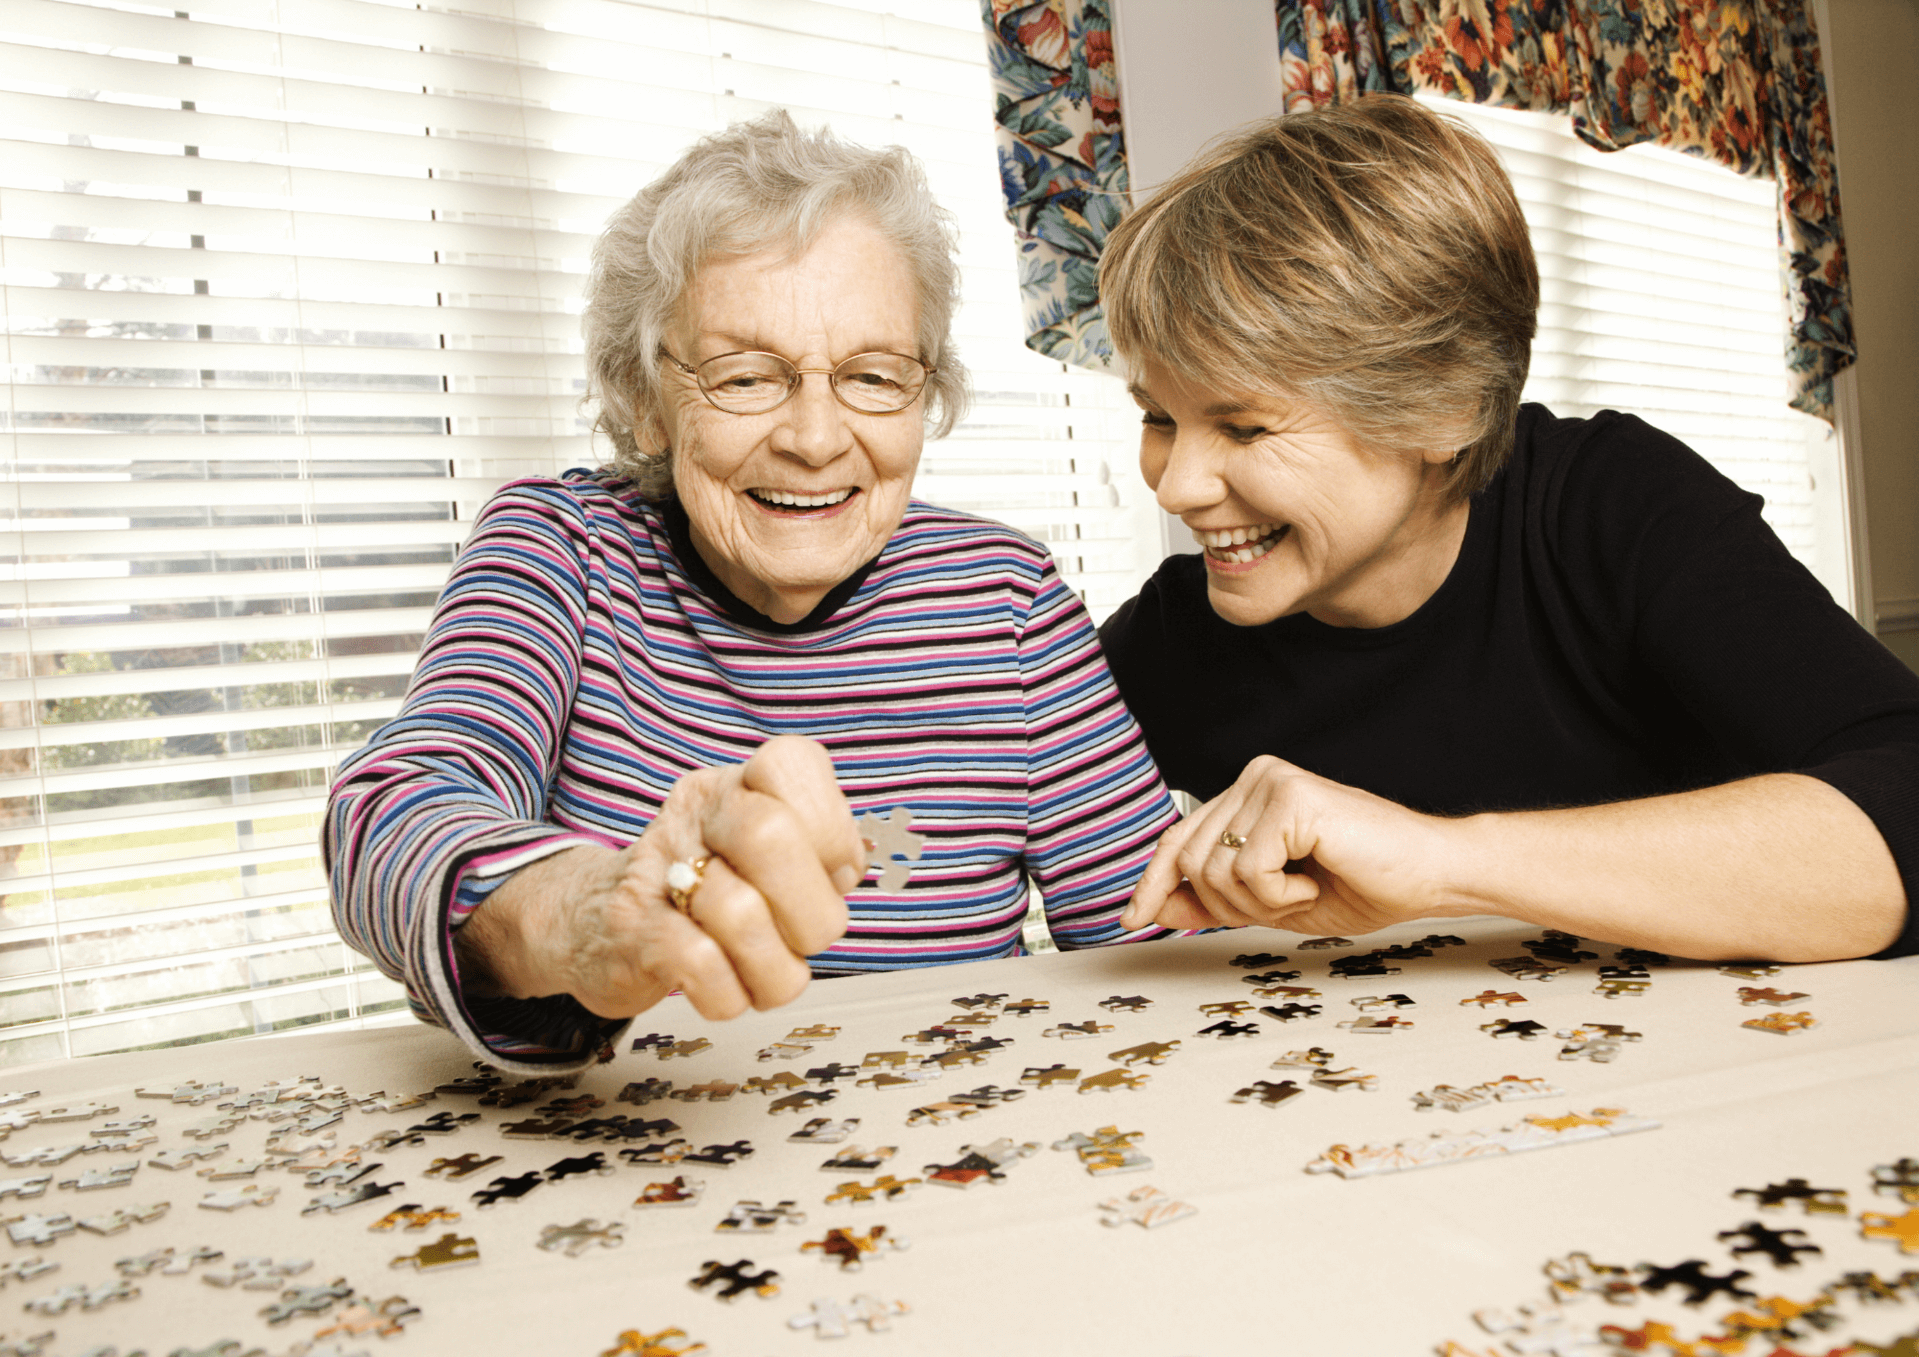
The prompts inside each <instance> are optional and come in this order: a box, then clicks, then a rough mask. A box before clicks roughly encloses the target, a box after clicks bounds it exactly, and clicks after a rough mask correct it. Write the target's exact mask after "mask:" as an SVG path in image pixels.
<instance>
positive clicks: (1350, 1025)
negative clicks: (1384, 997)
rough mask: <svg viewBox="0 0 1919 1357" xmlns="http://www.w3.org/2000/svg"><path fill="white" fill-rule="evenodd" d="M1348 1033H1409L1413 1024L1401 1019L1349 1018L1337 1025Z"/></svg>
mask: <svg viewBox="0 0 1919 1357" xmlns="http://www.w3.org/2000/svg"><path fill="white" fill-rule="evenodd" d="M1338 1025H1339V1026H1340V1027H1343V1028H1344V1029H1346V1030H1347V1031H1348V1032H1365V1033H1370V1032H1388V1033H1390V1032H1410V1031H1412V1030H1413V1024H1412V1023H1410V1022H1408V1021H1407V1020H1406V1019H1404V1018H1401V1017H1396V1016H1395V1017H1388V1018H1350V1019H1348V1020H1347V1021H1345V1022H1342V1023H1340V1024H1338Z"/></svg>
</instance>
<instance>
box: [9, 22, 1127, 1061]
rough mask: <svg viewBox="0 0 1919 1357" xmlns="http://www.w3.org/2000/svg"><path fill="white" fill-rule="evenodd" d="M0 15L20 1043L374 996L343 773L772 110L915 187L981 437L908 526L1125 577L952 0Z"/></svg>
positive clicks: (550, 463) (1074, 573) (298, 1010)
mask: <svg viewBox="0 0 1919 1357" xmlns="http://www.w3.org/2000/svg"><path fill="white" fill-rule="evenodd" d="M887 8H888V6H885V5H881V4H870V3H869V4H859V3H852V2H850V0H849V2H847V3H813V2H812V0H711V3H702V2H701V0H686V2H685V3H673V2H672V0H663V2H662V3H655V4H637V3H622V2H621V0H461V8H460V9H458V10H457V11H456V10H454V9H451V8H436V7H432V6H414V5H400V4H388V3H381V2H380V0H207V3H204V4H201V3H198V2H197V0H195V3H194V4H193V6H192V8H191V9H190V10H186V11H175V10H172V9H170V8H158V7H152V6H145V5H134V4H108V3H96V2H94V0H9V2H8V4H7V5H6V6H5V7H4V8H0V139H3V140H0V284H4V289H5V291H4V302H5V311H4V332H5V342H6V344H7V362H8V374H7V375H8V379H9V400H8V404H7V406H6V409H5V411H4V413H0V438H3V440H4V441H3V442H0V447H4V450H5V457H6V461H5V465H4V477H5V479H4V484H0V544H3V546H0V549H3V550H4V552H5V558H4V560H0V1061H21V1060H28V1059H40V1058H45V1057H49V1056H56V1055H60V1054H63V1053H64V1054H74V1055H81V1054H90V1053H96V1052H103V1051H112V1050H121V1049H127V1048H131V1047H139V1046H146V1045H156V1044H172V1043H179V1042H192V1041H204V1040H211V1039H215V1038H219V1037H224V1036H232V1035H245V1034H253V1033H257V1032H270V1031H277V1030H283V1029H287V1028H292V1027H303V1026H311V1025H314V1024H324V1023H349V1024H350V1023H356V1022H362V1021H366V1020H368V1019H369V1015H376V1019H375V1020H379V1019H378V1018H377V1015H384V1014H390V1013H391V1012H393V1010H394V1009H395V1008H396V1006H397V1002H398V997H397V992H396V989H395V987H394V986H392V985H391V984H389V983H388V982H386V981H384V980H382V979H380V978H379V977H378V976H376V975H374V974H372V973H371V971H370V970H369V969H368V967H367V965H366V963H365V961H364V959H363V958H361V957H359V956H358V955H357V954H354V953H352V952H351V951H349V950H348V949H347V948H345V947H344V946H343V945H342V944H341V943H340V942H339V940H338V939H337V937H336V936H335V935H334V933H333V930H332V926H331V922H330V918H329V915H328V911H327V907H326V899H325V887H324V882H323V880H322V878H321V874H320V870H319V864H318V860H317V856H316V852H315V843H314V839H315V835H316V833H317V827H318V823H319V812H320V808H321V805H322V803H323V800H324V796H325V788H326V783H327V779H328V776H329V774H330V772H331V770H332V769H333V767H334V766H335V765H336V764H337V763H338V761H339V759H340V757H341V756H342V755H343V754H344V753H345V752H347V751H349V750H351V749H352V748H353V747H355V746H356V745H357V744H358V743H359V742H360V741H361V740H363V739H364V738H365V736H366V734H367V732H368V731H369V730H370V729H372V728H373V727H374V726H375V725H377V724H378V723H379V722H381V721H382V720H384V719H386V718H387V717H389V716H391V715H392V714H393V713H394V711H395V710H396V709H397V706H398V703H399V700H400V696H401V694H402V692H403V691H404V688H405V684H406V679H407V675H408V673H409V672H410V670H411V668H412V664H413V658H414V651H415V648H416V647H417V645H418V643H419V639H420V634H421V631H422V629H423V628H424V627H425V625H426V621H427V618H428V616H429V614H430V611H431V608H432V605H433V600H434V598H435V595H436V592H437V590H438V587H439V585H440V583H441V581H442V579H443V578H444V575H445V571H446V569H447V566H448V564H449V562H450V561H451V560H452V557H453V554H454V552H455V550H456V549H457V547H458V544H459V542H460V541H461V539H462V537H463V535H464V533H465V531H466V529H467V525H468V524H469V522H470V520H471V518H472V516H473V513H474V511H475V510H476V509H477V507H478V506H479V504H480V503H481V502H482V501H483V500H484V499H485V497H486V496H487V495H488V493H490V491H491V490H492V488H493V487H495V486H496V485H498V484H499V483H500V482H501V481H503V480H505V479H507V478H510V477H512V476H516V475H522V474H530V473H550V472H553V471H556V470H559V469H561V468H564V467H568V466H575V465H591V464H593V463H595V462H597V461H598V460H599V455H598V454H597V453H596V451H595V450H594V448H593V447H592V446H591V445H590V443H589V441H588V439H587V437H586V435H585V432H584V430H585V427H586V425H585V423H584V422H583V420H582V418H581V416H580V414H579V411H578V409H577V408H576V407H577V401H578V397H579V395H580V392H581V390H582V378H581V364H580V359H579V356H578V354H579V336H578V322H577V315H578V309H579V303H578V292H579V284H580V280H581V274H582V269H583V262H584V259H585V257H586V254H587V251H588V248H589V246H590V243H591V240H592V237H593V235H594V234H595V232H596V231H597V230H598V227H599V225H600V223H601V222H602V221H603V220H604V218H605V216H606V215H607V213H608V212H609V211H611V210H612V208H613V207H614V206H616V205H617V203H618V202H620V201H622V200H623V199H624V198H626V197H627V196H628V195H630V194H631V193H632V192H633V190H634V189H636V188H637V187H638V186H639V185H640V184H642V183H644V182H645V181H646V180H647V179H648V178H650V177H652V176H653V175H654V174H655V173H657V172H658V171H659V170H660V169H661V168H663V167H664V165H665V164H666V163H668V162H669V161H670V160H671V159H672V158H673V157H674V156H675V155H676V154H677V153H678V152H679V150H680V149H681V148H682V147H683V146H684V145H686V144H687V143H688V142H690V141H691V140H692V139H694V138H696V137H698V136H700V135H702V134H704V133H706V132H708V131H711V130H714V129H716V128H718V127H720V126H723V125H725V124H726V123H728V122H731V121H734V120H736V119H738V118H741V117H748V116H752V115H753V114H755V113H758V112H760V111H762V110H763V109H764V108H766V107H768V106H769V105H771V104H774V103H780V104H784V105H786V106H788V107H790V108H791V109H792V110H793V112H794V114H795V116H796V117H798V118H799V119H800V120H801V121H802V122H803V123H816V122H822V121H825V122H830V123H832V125H833V126H834V127H835V128H836V129H837V130H839V131H840V132H842V133H843V134H845V135H848V136H850V137H853V138H855V139H857V140H861V141H865V142H869V143H875V144H877V143H886V142H898V143H901V144H904V145H906V146H907V147H909V148H910V149H912V150H913V151H915V152H916V153H917V154H919V155H920V156H921V157H922V158H923V159H924V160H925V162H926V164H927V168H928V171H929V174H930V177H931V179H932V182H933V186H934V190H935V192H936V193H937V194H938V195H939V196H940V197H941V199H942V200H943V201H944V202H946V203H947V204H948V205H949V206H950V207H951V208H952V209H953V210H954V211H955V213H956V214H957V215H958V217H959V219H960V222H961V225H962V231H963V237H964V243H963V256H964V260H963V262H964V265H965V269H966V289H967V305H966V307H965V309H964V310H963V311H962V313H961V316H960V321H959V331H958V338H959V342H960V348H961V353H962V356H963V357H964V358H965V359H966V361H967V362H968V364H969V365H970V367H971V368H972V371H973V374H974V378H975V385H976V388H977V392H978V397H977V403H976V406H975V411H974V414H973V416H972V418H971V420H970V421H969V422H968V423H967V424H966V425H964V426H962V428H961V429H960V430H959V431H958V432H957V433H956V435H955V436H954V437H953V438H951V439H949V440H947V441H945V442H943V443H939V444H934V445H931V446H929V448H928V449H927V453H926V458H925V461H924V463H923V468H922V473H921V479H920V483H919V487H918V493H919V494H920V495H921V496H922V497H923V498H928V499H933V500H936V501H938V502H942V503H946V504H951V505H955V506H958V507H964V508H973V509H977V510H979V511H981V512H984V513H988V514H991V515H993V516H995V517H999V518H1002V519H1004V520H1006V521H1008V522H1010V523H1013V524H1014V525H1016V526H1018V527H1020V528H1023V529H1025V530H1026V531H1028V532H1030V533H1032V534H1033V535H1035V536H1037V537H1040V538H1041V539H1043V540H1045V541H1047V542H1048V543H1049V544H1050V545H1051V546H1052V547H1053V549H1054V551H1055V554H1056V555H1057V556H1058V557H1059V558H1060V561H1061V564H1062V567H1063V568H1064V569H1065V571H1066V572H1067V574H1068V577H1069V579H1071V580H1072V581H1073V582H1074V584H1075V585H1076V586H1077V587H1079V588H1081V589H1082V590H1083V591H1085V592H1086V593H1087V595H1088V597H1089V600H1090V601H1092V602H1093V604H1094V606H1095V607H1096V609H1098V610H1100V611H1101V612H1103V611H1104V610H1106V609H1110V607H1111V606H1112V605H1113V604H1114V603H1116V602H1118V601H1119V599H1120V598H1122V597H1124V596H1125V593H1126V591H1127V590H1128V589H1129V588H1130V584H1131V581H1132V580H1133V579H1134V578H1135V575H1136V572H1135V569H1134V562H1133V560H1132V557H1131V542H1130V539H1129V532H1128V528H1127V524H1128V521H1129V520H1128V518H1127V514H1128V512H1129V511H1128V510H1127V509H1126V508H1124V507H1123V506H1122V505H1121V504H1120V495H1119V492H1118V491H1116V490H1115V489H1114V487H1113V486H1112V485H1111V484H1110V483H1109V482H1110V481H1111V479H1113V478H1111V477H1110V476H1109V474H1108V471H1107V466H1108V464H1109V463H1110V462H1111V461H1112V460H1113V459H1114V456H1115V454H1116V452H1117V456H1118V457H1119V459H1120V460H1121V461H1122V462H1126V461H1130V458H1131V449H1130V447H1121V448H1118V449H1117V450H1116V449H1115V447H1114V445H1113V444H1112V442H1111V441H1109V440H1110V435H1111V433H1112V432H1113V429H1112V427H1111V425H1112V422H1113V420H1114V412H1115V410H1116V409H1117V407H1118V405H1119V404H1120V403H1122V402H1123V397H1118V396H1117V393H1116V385H1117V384H1116V383H1114V382H1113V381H1112V379H1110V378H1104V377H1098V376H1094V375H1090V374H1081V373H1069V372H1066V371H1063V370H1062V369H1061V368H1060V366H1059V365H1058V364H1052V363H1047V362H1045V361H1044V360H1041V359H1039V358H1037V357H1035V356H1034V355H1032V354H1030V353H1028V352H1027V351H1026V350H1025V349H1024V348H1023V347H1022V346H1021V345H1020V344H1019V342H1018V335H1019V319H1018V305H1019V303H1018V298H1017V293H1016V287H1015V282H1014V277H1013V259H1012V253H1011V251H1010V250H1009V249H1008V248H1007V230H1006V227H1005V224H1004V221H1003V219H1002V217H1001V216H1000V202H999V188H998V181H997V176H996V173H995V169H994V158H993V147H992V135H991V127H992V124H991V118H990V115H989V99H990V95H989V91H988V88H987V77H986V71H985V59H984V48H983V39H982V35H981V32H980V28H979V17H978V12H977V8H976V6H975V5H974V4H973V3H972V2H971V0H915V2H914V3H913V4H911V5H900V6H898V8H899V9H901V10H903V11H905V12H906V13H908V14H910V16H911V17H906V18H903V17H900V16H898V15H894V14H888V13H886V12H885V10H886V9H887Z"/></svg>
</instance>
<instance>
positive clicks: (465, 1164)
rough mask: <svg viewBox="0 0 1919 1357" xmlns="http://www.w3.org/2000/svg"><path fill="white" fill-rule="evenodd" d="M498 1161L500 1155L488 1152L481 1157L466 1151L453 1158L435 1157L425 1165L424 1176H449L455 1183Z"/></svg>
mask: <svg viewBox="0 0 1919 1357" xmlns="http://www.w3.org/2000/svg"><path fill="white" fill-rule="evenodd" d="M499 1162H500V1156H499V1155H497V1154H489V1155H486V1156H484V1157H482V1156H480V1155H477V1154H471V1153H468V1154H463V1155H460V1156H458V1157H457V1158H453V1159H435V1160H434V1161H433V1162H432V1163H431V1164H429V1165H428V1166H427V1169H426V1176H427V1177H429V1178H449V1179H451V1180H453V1181H454V1182H456V1183H457V1182H458V1181H459V1180H460V1179H462V1178H465V1177H467V1176H469V1175H471V1174H475V1173H478V1172H479V1171H480V1170H481V1169H483V1168H487V1167H490V1166H491V1165H494V1164H497V1163H499Z"/></svg>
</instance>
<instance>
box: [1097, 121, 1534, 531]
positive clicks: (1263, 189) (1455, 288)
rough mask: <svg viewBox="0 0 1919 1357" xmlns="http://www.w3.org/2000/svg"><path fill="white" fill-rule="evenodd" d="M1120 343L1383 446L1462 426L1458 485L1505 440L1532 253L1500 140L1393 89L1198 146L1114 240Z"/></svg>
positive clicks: (1471, 478) (1114, 324)
mask: <svg viewBox="0 0 1919 1357" xmlns="http://www.w3.org/2000/svg"><path fill="white" fill-rule="evenodd" d="M1099 277H1100V296H1101V300H1102V302H1103V304H1104V306H1105V311H1106V321H1107V325H1108V327H1109V329H1110V332H1111V334H1112V339H1113V344H1114V347H1115V348H1117V349H1118V350H1119V352H1120V354H1121V356H1122V357H1124V358H1129V359H1139V358H1149V359H1152V360H1154V361H1156V362H1159V363H1161V364H1164V365H1165V366H1166V367H1168V368H1170V369H1172V370H1173V371H1175V372H1177V373H1179V374H1180V375H1181V376H1183V377H1185V378H1187V379H1188V380H1197V381H1202V382H1205V383H1207V384H1209V385H1214V386H1217V387H1219V388H1220V389H1222V390H1230V391H1240V392H1259V391H1274V392H1277V393H1279V394H1281V395H1283V396H1285V397H1287V398H1290V399H1303V400H1306V401H1309V402H1312V403H1314V404H1317V405H1319V406H1321V407H1322V408H1324V409H1325V410H1327V411H1328V412H1329V413H1330V414H1331V415H1332V416H1333V418H1335V419H1337V420H1339V421H1340V422H1341V423H1342V424H1344V425H1345V426H1346V427H1347V428H1348V429H1350V430H1351V431H1352V432H1354V433H1355V434H1357V435H1358V436H1360V437H1361V438H1362V439H1364V440H1366V441H1367V442H1369V443H1371V444H1372V445H1373V446H1376V447H1378V448H1381V449H1382V450H1388V451H1390V450H1394V449H1397V448H1405V449H1421V450H1424V449H1426V448H1428V447H1430V446H1431V444H1432V433H1431V431H1432V430H1433V429H1435V428H1444V427H1452V428H1455V429H1457V430H1458V431H1459V432H1460V433H1461V434H1462V435H1463V437H1462V438H1460V439H1459V440H1458V448H1459V452H1458V456H1457V457H1456V458H1455V459H1454V461H1453V463H1452V466H1451V468H1450V471H1449V473H1448V479H1447V481H1446V488H1447V493H1448V495H1449V496H1450V497H1451V498H1453V499H1454V500H1463V499H1465V498H1466V497H1467V496H1469V495H1471V494H1473V493H1474V492H1475V491H1477V490H1479V489H1481V488H1483V487H1484V486H1485V485H1486V483H1487V482H1489V481H1490V480H1491V479H1492V478H1493V475H1494V474H1495V473H1496V472H1497V471H1498V470H1499V468H1500V467H1501V466H1503V465H1504V464H1505V461H1506V458H1507V457H1508V456H1509V455H1510V454H1511V451H1512V443H1513V429H1514V421H1515V419H1516V417H1517V415H1518V410H1519V392H1520V388H1521V387H1523V386H1524V385H1525V383H1526V369H1527V365H1528V364H1529V362H1530V361H1531V356H1532V339H1533V333H1534V330H1535V328H1536V325H1537V313H1538V310H1539V269H1538V266H1537V264H1535V262H1534V260H1533V250H1532V241H1531V239H1530V237H1529V236H1528V234H1527V230H1526V219H1525V217H1524V216H1523V215H1522V214H1521V212H1520V209H1519V201H1518V199H1517V198H1516V197H1515V196H1514V195H1513V188H1512V183H1511V181H1510V180H1508V179H1507V177H1506V172H1505V170H1504V169H1503V168H1502V167H1501V166H1500V163H1499V160H1498V157H1497V156H1496V155H1495V154H1494V152H1493V149H1492V147H1490V146H1489V145H1487V144H1486V142H1485V140H1484V139H1483V138H1482V137H1480V136H1479V135H1478V134H1477V133H1475V132H1474V131H1473V130H1472V129H1471V128H1469V127H1467V126H1465V125H1464V124H1463V123H1461V122H1459V121H1457V120H1456V119H1453V118H1448V117H1442V116H1441V115H1439V114H1437V113H1434V112H1432V111H1431V110H1430V109H1427V108H1426V107H1425V106H1423V105H1421V104H1419V103H1416V102H1415V101H1413V100H1411V99H1408V98H1405V97H1404V96H1401V95H1394V94H1373V95H1367V96H1366V97H1365V98H1363V99H1360V100H1358V101H1356V102H1354V103H1349V104H1341V105H1336V106H1333V107H1328V108H1323V109H1315V110H1312V111H1310V112H1304V113H1293V114H1287V115H1284V116H1282V117H1277V118H1273V119H1271V120H1269V121H1267V122H1263V123H1259V124H1257V125H1255V126H1253V127H1251V128H1249V129H1247V130H1245V131H1242V132H1239V133H1237V134H1235V135H1234V136H1232V137H1231V138H1230V139H1228V140H1226V141H1225V142H1224V143H1222V144H1220V145H1219V146H1217V147H1215V148H1213V149H1211V150H1209V151H1207V152H1205V153H1203V154H1202V155H1201V156H1200V158H1199V159H1198V160H1196V161H1194V162H1193V163H1192V164H1191V165H1189V166H1188V167H1187V168H1186V169H1184V170H1182V171H1181V172H1180V173H1179V175H1178V176H1177V177H1175V178H1174V179H1173V180H1172V181H1171V182H1169V183H1168V184H1167V185H1166V186H1165V187H1164V188H1162V189H1161V190H1160V191H1159V192H1158V194H1156V195H1155V196H1154V197H1153V198H1152V199H1151V200H1149V201H1148V202H1147V203H1146V204H1145V205H1144V206H1143V207H1141V208H1140V209H1139V210H1138V211H1136V212H1134V213H1133V214H1132V215H1131V216H1129V217H1127V218H1126V219H1125V220H1124V221H1122V222H1121V223H1120V225H1119V227H1118V228H1117V229H1116V230H1115V231H1114V232H1113V235H1112V237H1111V238H1110V239H1109V240H1108V241H1107V245H1106V251H1105V256H1104V258H1103V259H1102V260H1101V262H1100V271H1099Z"/></svg>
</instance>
